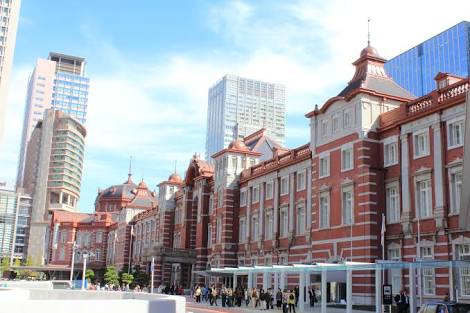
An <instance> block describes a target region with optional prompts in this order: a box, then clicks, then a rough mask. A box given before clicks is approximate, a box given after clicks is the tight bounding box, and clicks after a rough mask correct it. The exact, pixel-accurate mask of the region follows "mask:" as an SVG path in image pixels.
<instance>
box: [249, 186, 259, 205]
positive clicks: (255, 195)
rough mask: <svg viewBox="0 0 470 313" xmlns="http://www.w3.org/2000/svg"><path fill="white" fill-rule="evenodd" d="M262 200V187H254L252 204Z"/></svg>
mask: <svg viewBox="0 0 470 313" xmlns="http://www.w3.org/2000/svg"><path fill="white" fill-rule="evenodd" d="M259 198H260V185H259V184H258V185H254V186H253V187H252V189H251V203H252V204H254V203H259Z"/></svg>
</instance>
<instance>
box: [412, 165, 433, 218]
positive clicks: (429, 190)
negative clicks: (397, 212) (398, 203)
mask: <svg viewBox="0 0 470 313" xmlns="http://www.w3.org/2000/svg"><path fill="white" fill-rule="evenodd" d="M424 182H427V184H428V185H427V186H426V187H427V194H426V203H427V204H428V205H427V207H426V208H425V209H426V213H428V214H426V215H422V214H421V213H422V212H421V211H422V208H421V189H419V185H420V184H422V183H424ZM414 183H415V187H414V192H415V194H414V198H415V215H416V217H417V218H419V219H423V218H431V217H432V215H433V208H432V206H433V203H432V179H431V175H430V174H426V175H422V176H418V177H416V178H415V182H414Z"/></svg>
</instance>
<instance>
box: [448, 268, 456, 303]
mask: <svg viewBox="0 0 470 313" xmlns="http://www.w3.org/2000/svg"><path fill="white" fill-rule="evenodd" d="M452 266H453V264H452V261H451V262H449V297H450V301H455V294H454V269H453V267H452Z"/></svg>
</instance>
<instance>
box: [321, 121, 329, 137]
mask: <svg viewBox="0 0 470 313" xmlns="http://www.w3.org/2000/svg"><path fill="white" fill-rule="evenodd" d="M321 135H322V137H326V136H327V135H328V121H327V120H323V121H321Z"/></svg>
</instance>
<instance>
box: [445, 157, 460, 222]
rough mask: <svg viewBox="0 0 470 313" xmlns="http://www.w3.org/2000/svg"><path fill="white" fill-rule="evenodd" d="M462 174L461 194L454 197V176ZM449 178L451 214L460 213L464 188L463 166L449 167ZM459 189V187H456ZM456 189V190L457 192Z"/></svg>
mask: <svg viewBox="0 0 470 313" xmlns="http://www.w3.org/2000/svg"><path fill="white" fill-rule="evenodd" d="M457 175H460V177H461V178H460V192H459V193H460V194H459V196H458V197H457V198H456V199H454V196H455V195H454V188H455V186H454V180H453V176H457ZM448 178H449V202H450V203H449V215H454V214H459V213H460V200H461V197H462V189H463V168H462V166H453V167H450V168H449V169H448ZM456 189H457V188H456ZM457 191H458V189H457V190H455V192H457Z"/></svg>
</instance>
